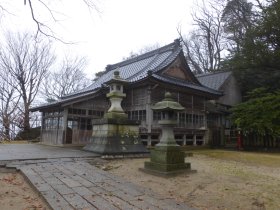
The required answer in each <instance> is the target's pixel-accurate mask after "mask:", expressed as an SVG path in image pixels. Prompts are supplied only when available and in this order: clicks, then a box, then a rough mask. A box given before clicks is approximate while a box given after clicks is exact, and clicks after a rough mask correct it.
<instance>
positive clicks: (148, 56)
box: [34, 40, 221, 110]
mask: <svg viewBox="0 0 280 210" xmlns="http://www.w3.org/2000/svg"><path fill="white" fill-rule="evenodd" d="M180 53H183V51H182V47H181V45H180V41H179V40H175V41H174V42H173V43H171V44H168V45H166V46H163V47H161V48H158V49H156V50H153V51H151V52H148V53H145V54H143V55H140V56H137V57H134V58H131V59H128V60H125V61H122V62H120V63H116V64H114V65H108V66H107V67H106V71H105V72H104V74H103V75H102V76H100V77H99V78H98V79H97V80H96V81H94V83H93V84H91V85H90V86H88V87H86V88H84V89H82V90H80V91H77V92H74V93H72V94H69V95H66V96H64V97H62V98H61V99H60V100H58V101H57V102H54V103H51V104H45V105H41V106H40V108H45V107H48V105H49V106H56V105H60V104H62V103H64V102H69V101H71V100H76V99H78V98H82V97H86V96H88V95H90V94H93V93H94V92H96V91H97V90H98V89H99V88H101V87H102V85H103V84H104V83H106V82H107V81H109V80H110V79H112V78H113V74H114V71H115V70H118V71H119V73H120V77H121V78H123V79H125V80H127V81H128V82H130V83H133V82H137V81H139V80H142V79H144V78H146V77H148V72H149V75H152V77H154V78H155V79H158V80H161V81H164V82H167V83H170V84H174V85H179V86H182V87H187V88H191V89H194V90H198V91H201V92H206V93H210V94H215V95H220V94H221V93H220V92H219V91H215V90H213V89H210V88H207V87H204V86H202V85H200V84H194V83H191V82H187V81H183V80H180V79H175V78H171V77H167V76H163V75H160V74H158V72H159V71H160V70H162V69H164V68H165V67H167V66H168V65H170V64H171V63H172V62H173V61H174V60H175V59H176V58H177V57H178V56H179V54H180ZM206 86H207V85H206ZM216 90H217V89H216ZM35 109H36V110H38V109H39V107H38V108H34V110H35Z"/></svg>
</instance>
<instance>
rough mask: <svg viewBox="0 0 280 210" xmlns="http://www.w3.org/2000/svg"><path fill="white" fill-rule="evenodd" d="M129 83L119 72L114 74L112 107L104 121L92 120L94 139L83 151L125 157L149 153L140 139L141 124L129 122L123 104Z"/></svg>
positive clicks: (109, 83)
mask: <svg viewBox="0 0 280 210" xmlns="http://www.w3.org/2000/svg"><path fill="white" fill-rule="evenodd" d="M127 83H128V82H127V81H126V80H124V79H122V78H121V77H120V73H119V71H115V72H114V76H113V78H112V79H111V80H109V81H108V82H106V83H105V84H106V85H108V86H109V89H110V91H109V93H107V95H106V96H107V98H109V100H110V102H111V106H110V108H109V109H108V111H107V112H106V113H105V114H104V118H102V119H93V120H92V137H91V141H90V143H89V144H87V145H86V146H85V147H84V148H83V149H84V150H87V151H91V152H95V153H98V154H102V155H112V156H114V155H125V154H144V153H148V151H147V150H146V148H145V147H144V145H143V144H142V142H141V140H140V139H139V122H138V121H135V120H129V119H128V117H127V114H126V113H125V112H124V110H123V108H122V106H121V102H122V100H123V98H125V97H126V94H125V93H124V92H123V91H124V88H123V87H124V85H126V84H127Z"/></svg>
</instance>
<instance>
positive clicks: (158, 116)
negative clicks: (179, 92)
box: [153, 111, 161, 121]
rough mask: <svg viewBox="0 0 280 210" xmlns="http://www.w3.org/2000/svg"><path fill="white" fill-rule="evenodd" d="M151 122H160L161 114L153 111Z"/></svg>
mask: <svg viewBox="0 0 280 210" xmlns="http://www.w3.org/2000/svg"><path fill="white" fill-rule="evenodd" d="M153 120H154V121H155V120H161V112H157V111H153Z"/></svg>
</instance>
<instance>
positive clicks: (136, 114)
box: [127, 110, 146, 121]
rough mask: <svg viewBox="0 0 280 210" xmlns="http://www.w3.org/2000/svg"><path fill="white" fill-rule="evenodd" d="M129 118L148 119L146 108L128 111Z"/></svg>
mask: <svg viewBox="0 0 280 210" xmlns="http://www.w3.org/2000/svg"><path fill="white" fill-rule="evenodd" d="M127 115H128V119H131V120H141V121H145V120H146V110H135V111H128V112H127Z"/></svg>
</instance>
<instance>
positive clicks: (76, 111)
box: [68, 108, 86, 115]
mask: <svg viewBox="0 0 280 210" xmlns="http://www.w3.org/2000/svg"><path fill="white" fill-rule="evenodd" d="M68 113H69V114H76V115H86V110H85V109H73V108H69V109H68Z"/></svg>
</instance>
